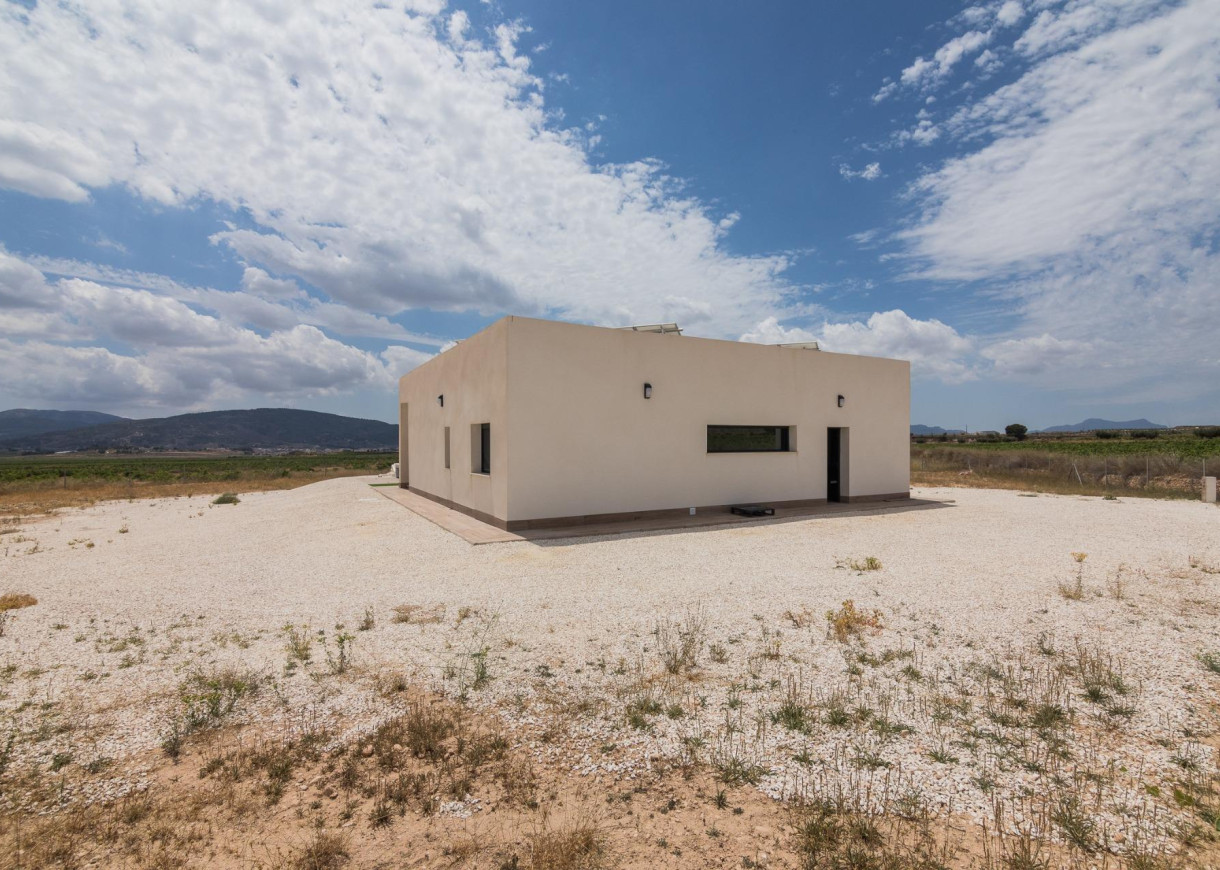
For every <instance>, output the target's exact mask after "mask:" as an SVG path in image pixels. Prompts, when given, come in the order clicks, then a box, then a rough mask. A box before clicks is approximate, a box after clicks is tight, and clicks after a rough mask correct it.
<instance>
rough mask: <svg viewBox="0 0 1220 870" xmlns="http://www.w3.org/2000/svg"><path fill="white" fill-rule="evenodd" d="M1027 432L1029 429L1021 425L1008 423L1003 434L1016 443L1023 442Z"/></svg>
mask: <svg viewBox="0 0 1220 870" xmlns="http://www.w3.org/2000/svg"><path fill="white" fill-rule="evenodd" d="M1027 432H1029V427H1028V426H1026V425H1024V424H1023V423H1009V424H1008V425H1007V426H1005V427H1004V434H1005V435H1007V436H1008V437H1009V438H1016V439H1017V440H1018V441H1024V440H1025V435H1026V433H1027Z"/></svg>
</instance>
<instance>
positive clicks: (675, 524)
mask: <svg viewBox="0 0 1220 870" xmlns="http://www.w3.org/2000/svg"><path fill="white" fill-rule="evenodd" d="M374 488H375V489H376V490H377V492H379V493H381V494H382V495H384V496H385V497H386V498H388V499H390V500H391V501H395V502H398V503H399V504H400V505H402V506H403V507H405V508H407V509H409V510H411V511H414V512H415V513H417V514H419V515H420V516H421V517H423V518H424V519H426V520H428V521H430V522H433V523H436V525H438V526H440V527H441V528H442V529H444V530H446V531H448V532H452V533H453V534H455V535H457V536H458V537H459V538H461V539H462V540H464V541H466V542H467V543H469V544H503V543H508V542H510V541H553V540H560V539H563V538H590V537H598V536H602V535H636V534H644V533H651V532H661V531H684V530H687V529H698V528H705V527H708V526H724V525H737V524H742V523H755V524H758V523H777V522H793V521H795V520H806V519H814V518H817V517H830V516H854V515H860V514H890V513H902V512H905V511H912V510H930V509H935V508H941V507H947V506H949V505H951V504H952V503H953V502H952V500H944V501H929V500H927V499H918V498H905V499H897V500H895V501H884V502H856V503H854V504H842V503H833V504H831V503H828V504H822V505H816V506H813V507H803V508H778V509H777V510H776V511H775V516H774V517H757V518H756V517H742V516H738V515H737V514H733V513H730V512H729V511H728V509H727V508H725V509H722V510H709V511H704V512H702V513H699V514H696V515H695V516H693V517H692V516H676V517H666V518H664V519H652V520H620V521H617V522H611V523H590V524H588V525H582V526H558V527H555V528H549V529H530V530H529V531H523V532H506V531H505V530H504V529H498V528H496V527H495V526H493V525H490V524H488V523H485V522H482V521H480V520H476V519H475V518H474V517H471V516H467V515H466V514H464V513H462V512H461V511H455V510H453V509H452V508H447V507H445V506H444V505H441V504H438V503H436V502H434V501H432V500H431V499H428V498H424V497H423V496H422V495H416V494H415V493H413V492H410V491H408V490H405V489H401V488H399V487H397V486H378V487H374Z"/></svg>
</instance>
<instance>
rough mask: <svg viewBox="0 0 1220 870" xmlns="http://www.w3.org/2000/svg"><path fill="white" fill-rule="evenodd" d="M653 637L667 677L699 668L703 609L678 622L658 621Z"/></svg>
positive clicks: (704, 626)
mask: <svg viewBox="0 0 1220 870" xmlns="http://www.w3.org/2000/svg"><path fill="white" fill-rule="evenodd" d="M653 633H654V634H655V635H656V638H657V649H658V652H659V653H660V655H661V662H662V663H663V664H664V665H665V670H666V672H667V673H671V674H680V673H682V672H683V671H693V670H694V669H695V668H697V667H698V666H699V655H700V653H702V652H703V646H704V644H705V643H706V641H707V615H706V614H705V613H704V611H703V608H702V607H692V608H690V609H689V610H687V612H686V616H685V617H684V618H682V619H681V620H677V619H671V618H668V617H666V618H664V619H661V620H659V621H658V622H657V627H656V630H655V631H654V632H653Z"/></svg>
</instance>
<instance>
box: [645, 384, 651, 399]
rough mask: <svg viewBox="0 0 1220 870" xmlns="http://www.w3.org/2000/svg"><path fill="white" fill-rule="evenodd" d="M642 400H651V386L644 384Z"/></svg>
mask: <svg viewBox="0 0 1220 870" xmlns="http://www.w3.org/2000/svg"><path fill="white" fill-rule="evenodd" d="M644 398H645V399H651V398H652V384H644Z"/></svg>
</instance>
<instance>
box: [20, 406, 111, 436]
mask: <svg viewBox="0 0 1220 870" xmlns="http://www.w3.org/2000/svg"><path fill="white" fill-rule="evenodd" d="M123 419H125V418H123V417H116V416H115V415H114V414H103V413H101V412H100V411H36V410H32V409H30V408H13V409H12V410H11V411H0V441H9V440H11V439H13V438H26V437H28V436H30V435H41V434H42V433H44V432H61V431H63V430H64V429H79V428H81V427H82V426H96V425H98V424H99V423H113V422H116V421H118V420H123Z"/></svg>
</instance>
